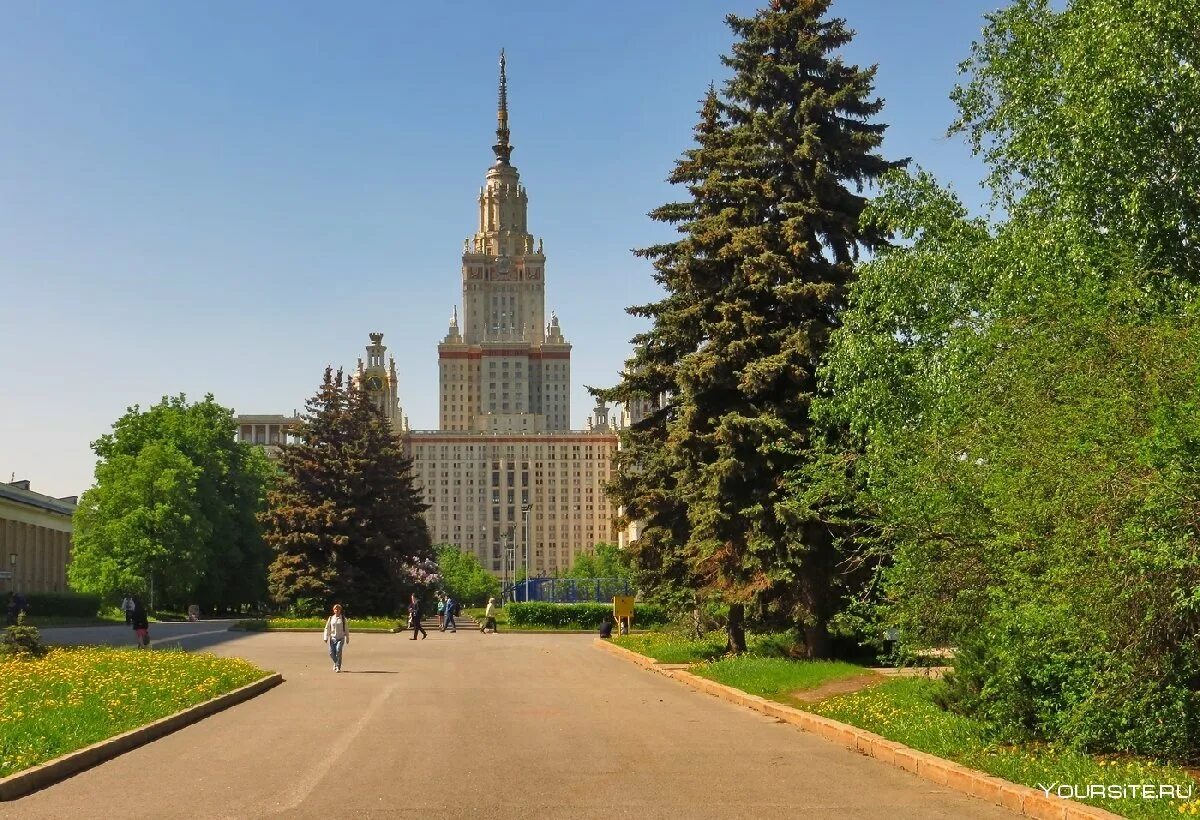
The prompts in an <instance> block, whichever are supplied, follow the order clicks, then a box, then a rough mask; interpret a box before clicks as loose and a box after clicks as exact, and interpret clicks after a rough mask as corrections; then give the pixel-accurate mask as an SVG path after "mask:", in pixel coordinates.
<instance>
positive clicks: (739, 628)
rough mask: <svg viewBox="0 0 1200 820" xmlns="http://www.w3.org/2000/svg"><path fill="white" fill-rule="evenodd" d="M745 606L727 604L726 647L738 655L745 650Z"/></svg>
mask: <svg viewBox="0 0 1200 820" xmlns="http://www.w3.org/2000/svg"><path fill="white" fill-rule="evenodd" d="M745 620H746V606H745V604H730V605H729V626H728V627H727V631H728V634H729V643H728V644H727V645H726V649H728V650H729V652H731V653H732V654H734V655H740V654H741V653H743V652H745V651H746V627H745Z"/></svg>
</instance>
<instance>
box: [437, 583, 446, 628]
mask: <svg viewBox="0 0 1200 820" xmlns="http://www.w3.org/2000/svg"><path fill="white" fill-rule="evenodd" d="M437 610H438V629H441V628H442V624H443V623H445V621H443V620H442V619H443V618H444V617H446V596H445V595H443V594H442V593H440V592H439V593H438V595H437Z"/></svg>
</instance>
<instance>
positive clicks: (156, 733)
mask: <svg viewBox="0 0 1200 820" xmlns="http://www.w3.org/2000/svg"><path fill="white" fill-rule="evenodd" d="M281 683H283V675H280V674H279V673H274V674H271V675H267V676H266V677H263V678H259V679H258V680H256V681H254V682H253V683H248V684H246V685H245V686H242V687H240V688H238V689H234V690H233V691H232V692H226V693H225V694H223V695H217V696H216V697H215V698H212V699H211V700H206V701H204V702H203V703H197V704H196V705H195V706H189V707H188V708H187V709H182V710H180V711H178V712H176V713H175V714H173V715H168V716H167V717H164V718H159V719H158V720H156V721H154V722H153V723H147V724H146V725H145V726H139V727H138V728H136V729H131V730H129V731H128V732H125V733H123V734H119V735H116V736H115V737H110V738H107V739H106V740H101V741H99V742H97V743H93V744H92V745H91V746H87V747H85V748H83V749H77V750H75V751H73V752H68V753H67V754H65V755H63V756H61V757H56V758H55V759H54V760H48V761H46V762H45V763H42V764H39V765H37V766H34V767H32V768H29V769H25V770H23V771H19V772H17V773H16V774H10V775H9V776H8V777H2V778H0V803H3V802H4V801H7V800H15V799H17V798H18V797H23V796H24V795H27V794H29V793H31V792H35V791H38V790H39V789H44V788H46V787H47V786H53V785H54V784H55V783H58V782H60V781H63V780H66V779H67V778H68V777H71V776H72V775H76V774H79V773H80V772H82V771H84V770H86V769H90V768H92V767H93V766H96V765H99V764H100V763H103V762H104V761H106V760H111V759H113V758H114V757H117V756H118V755H122V754H124V753H125V752H129V751H132V750H134V749H136V748H138V747H139V746H145V745H146V744H147V743H150V742H151V741H153V740H157V739H158V738H160V737H163V736H164V735H169V734H171V733H172V732H176V731H178V730H180V729H182V728H183V727H185V726H187V725H189V724H192V723H195V722H196V721H198V720H202V719H203V718H206V717H208V716H209V715H213V714H216V713H217V712H220V711H222V710H225V709H228V708H229V707H230V706H236V705H237V704H239V703H241V702H243V701H247V700H250V698H253V697H255V696H257V695H261V694H262V693H263V692H266V691H267V690H268V689H272V688H274V687H276V686H278V685H279V684H281Z"/></svg>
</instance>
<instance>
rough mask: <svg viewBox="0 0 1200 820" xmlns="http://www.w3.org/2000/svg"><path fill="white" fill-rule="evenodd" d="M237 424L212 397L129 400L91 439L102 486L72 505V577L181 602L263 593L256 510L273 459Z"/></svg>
mask: <svg viewBox="0 0 1200 820" xmlns="http://www.w3.org/2000/svg"><path fill="white" fill-rule="evenodd" d="M235 433H236V428H235V425H234V421H233V413H232V411H231V410H229V409H228V408H225V407H222V406H220V405H219V404H217V403H216V402H215V401H214V400H213V398H212V396H206V397H205V399H204V401H202V402H196V403H191V404H189V403H188V402H187V400H186V398H185V397H184V396H182V395H181V396H176V397H172V398H166V397H164V398H163V400H162V401H161V402H160V403H159V404H157V405H154V406H153V407H151V408H149V409H148V410H146V411H142V410H140V409H139V408H138V407H132V408H130V409H129V411H128V412H127V413H126V414H125V415H124V416H122V417H121V418H120V419H118V420H117V422H116V423H115V424H114V425H113V432H112V433H109V434H106V435H103V436H101V437H100V438H99V439H98V440H97V441H95V442H93V444H92V448H93V449H94V450H95V452H96V455H97V457H98V461H97V464H96V485H95V486H94V487H93V488H91V489H90V490H88V491H87V492H85V493H84V494H83V496H82V497H81V498H80V502H79V507H78V509H77V510H76V512H75V520H74V524H75V531H74V535H73V548H72V559H71V564H70V566H69V567H68V575H69V577H70V580H71V585H72V586H73V587H75V588H76V589H79V590H81V591H83V592H90V593H95V594H98V595H102V596H104V597H105V598H114V597H117V598H119V597H120V596H121V595H122V594H124V593H128V592H133V593H138V594H140V595H142V596H147V595H148V593H149V590H150V587H151V585H153V586H154V590H155V596H156V602H164V603H166V604H168V605H176V606H179V607H185V606H187V605H188V604H191V603H199V604H200V605H201V606H203V607H205V608H216V607H223V606H228V605H233V604H239V603H248V602H249V603H252V602H256V601H259V600H261V599H262V596H263V593H264V591H265V570H266V557H267V553H266V549H265V547H264V545H263V542H262V538H261V535H260V532H259V528H258V525H257V523H256V521H255V515H256V514H257V512H258V511H259V510H260V509H261V508H262V503H263V496H264V492H265V485H266V483H267V480H268V477H269V475H270V467H269V466H268V464H267V462H266V460H265V458H264V456H263V455H262V453H261V452H259V451H257V450H255V449H254V448H253V447H252V446H250V445H249V444H246V443H241V442H237V441H236V440H235Z"/></svg>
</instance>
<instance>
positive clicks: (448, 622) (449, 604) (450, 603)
mask: <svg viewBox="0 0 1200 820" xmlns="http://www.w3.org/2000/svg"><path fill="white" fill-rule="evenodd" d="M457 605H458V601H455V600H454V599H453V598H451V597H450V596H449V595H447V596H446V619H445V621H443V622H442V631H443V632H445V631H446V630H447V629H449V630H450V631H451V632H457V631H458V624H456V623H455V622H454V608H455V607H456V606H457Z"/></svg>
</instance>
